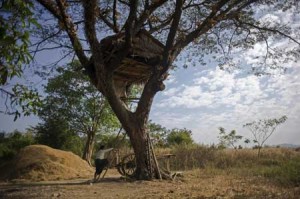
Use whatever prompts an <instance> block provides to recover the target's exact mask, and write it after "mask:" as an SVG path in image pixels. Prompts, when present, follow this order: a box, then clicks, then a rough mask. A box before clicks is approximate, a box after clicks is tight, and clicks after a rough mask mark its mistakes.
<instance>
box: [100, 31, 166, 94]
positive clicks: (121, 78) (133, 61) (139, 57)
mask: <svg viewBox="0 0 300 199" xmlns="http://www.w3.org/2000/svg"><path fill="white" fill-rule="evenodd" d="M124 42H125V35H124V34H117V35H113V36H109V37H106V38H104V39H103V40H102V41H101V46H102V52H103V54H104V57H105V62H108V61H109V60H110V59H111V58H115V57H116V56H117V55H116V54H117V52H118V51H119V50H121V47H122V44H124ZM163 48H164V45H163V44H162V43H160V42H159V41H158V40H157V39H155V38H154V37H153V36H152V35H150V34H149V33H148V32H147V31H145V30H142V31H140V32H139V33H138V34H137V35H136V37H134V38H133V50H132V52H131V53H130V54H129V55H128V56H127V57H126V58H125V59H124V60H123V62H122V63H121V66H120V67H119V68H118V69H117V70H116V71H115V72H114V77H113V78H114V82H115V87H116V90H117V93H118V95H119V96H120V97H126V87H128V86H130V85H132V84H141V83H145V82H146V81H147V80H148V79H149V77H150V75H151V74H152V71H153V70H154V66H155V65H156V64H157V63H159V61H160V60H161V56H162V53H163Z"/></svg>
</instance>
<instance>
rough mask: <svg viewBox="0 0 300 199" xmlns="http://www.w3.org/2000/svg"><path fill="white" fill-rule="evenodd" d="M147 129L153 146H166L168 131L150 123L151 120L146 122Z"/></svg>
mask: <svg viewBox="0 0 300 199" xmlns="http://www.w3.org/2000/svg"><path fill="white" fill-rule="evenodd" d="M148 129H149V133H150V136H151V138H152V142H153V144H154V145H156V146H158V147H164V146H166V145H167V136H168V133H170V130H168V129H167V128H166V127H163V126H161V125H160V124H156V123H154V122H152V121H151V120H150V121H149V122H148Z"/></svg>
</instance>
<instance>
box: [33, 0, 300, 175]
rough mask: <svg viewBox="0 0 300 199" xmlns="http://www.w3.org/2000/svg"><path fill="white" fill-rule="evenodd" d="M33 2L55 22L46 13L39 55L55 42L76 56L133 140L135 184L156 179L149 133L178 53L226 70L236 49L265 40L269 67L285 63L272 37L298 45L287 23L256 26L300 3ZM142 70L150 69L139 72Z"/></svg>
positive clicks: (211, 0)
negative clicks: (133, 95)
mask: <svg viewBox="0 0 300 199" xmlns="http://www.w3.org/2000/svg"><path fill="white" fill-rule="evenodd" d="M36 2H38V4H37V5H36V9H38V8H41V10H42V11H43V12H44V11H45V10H47V11H48V13H50V14H51V17H52V18H53V21H51V22H49V18H50V16H49V14H48V13H46V14H45V16H46V18H47V20H48V21H47V22H46V23H43V24H44V29H45V30H47V31H44V32H46V33H47V34H45V35H44V36H43V38H42V39H41V42H38V43H37V50H38V48H39V47H40V46H41V43H43V42H44V41H46V40H47V41H52V42H53V43H52V46H51V47H49V48H52V49H56V48H65V49H67V50H69V52H75V54H76V56H77V58H78V59H79V61H80V63H81V64H82V66H83V67H84V68H85V69H86V71H87V74H88V76H89V78H90V80H91V82H92V83H93V84H94V86H95V87H96V88H97V89H98V90H99V91H101V93H102V94H103V95H104V96H105V97H106V98H107V100H108V102H109V104H110V105H111V107H112V109H113V111H114V112H115V114H116V116H117V117H118V119H119V121H120V122H121V124H122V126H123V128H124V129H125V130H126V133H127V134H128V136H129V138H130V141H131V144H132V146H133V149H134V152H135V154H136V163H137V170H136V178H138V179H145V178H151V177H152V176H151V175H150V174H151V173H152V172H151V170H152V168H150V167H149V164H148V163H149V162H150V161H149V158H150V157H149V156H148V155H147V153H146V151H147V148H148V146H147V143H148V142H147V140H148V136H147V132H146V128H145V127H146V124H147V120H148V116H149V112H150V108H151V105H152V102H153V98H154V96H155V94H156V93H157V92H159V91H162V90H164V88H165V85H164V83H163V82H164V80H165V79H166V78H167V76H168V71H169V70H171V69H172V68H173V66H172V65H173V62H174V61H175V60H176V59H177V58H179V55H180V54H181V55H183V56H184V55H188V53H181V52H183V50H184V49H188V48H193V49H197V51H195V52H196V54H194V55H193V56H194V57H195V55H196V57H197V59H199V60H200V61H204V60H203V57H205V55H216V54H219V55H220V56H221V55H222V57H221V58H219V59H218V60H217V61H219V62H220V63H221V64H225V63H226V62H227V61H229V62H230V57H228V55H229V54H230V52H232V51H231V49H232V48H236V49H243V48H249V47H251V46H253V45H254V44H255V43H257V42H263V41H264V42H265V43H266V46H267V48H268V50H267V51H266V56H265V57H264V58H265V59H264V60H263V61H264V64H269V63H272V64H273V63H274V62H273V61H274V58H280V57H278V54H276V50H278V49H276V48H271V47H270V45H269V40H268V37H272V36H274V38H276V39H277V40H279V38H280V37H286V38H288V39H290V40H291V41H294V42H295V43H297V44H299V42H298V41H297V40H296V39H295V38H293V37H292V36H291V35H292V34H291V33H292V32H291V30H290V29H289V27H287V25H283V24H278V23H277V22H276V21H274V22H272V23H264V22H259V19H260V18H261V17H262V16H264V14H266V13H269V12H272V11H274V12H275V11H280V12H296V11H297V5H296V4H297V3H298V1H292V0H277V1H274V0H209V1H208V0H169V1H168V0H140V1H138V0H103V1H97V0H81V1H80V0H78V1H77V0H76V1H71V0H36ZM39 13H42V12H39ZM40 19H42V17H40ZM50 26H51V28H49V27H50ZM108 35H111V36H110V37H108ZM63 38H68V39H69V42H66V40H65V39H63ZM49 48H48V49H49ZM293 54H294V55H295V54H297V51H294V52H293ZM270 60H271V61H272V62H270ZM145 65H147V66H150V67H149V68H147V69H145V70H144V69H143V70H140V69H141V66H145ZM128 68H129V70H128ZM257 68H258V67H256V68H254V69H257ZM139 70H140V71H139ZM262 72H264V71H260V70H258V71H255V73H257V74H260V73H262ZM138 77H140V79H138ZM138 80H140V81H138ZM134 83H143V84H144V88H143V92H142V94H141V96H140V98H139V100H138V104H137V107H136V109H134V110H133V111H132V110H130V109H129V108H128V106H127V103H126V101H125V99H126V91H128V90H129V89H130V86H131V84H134Z"/></svg>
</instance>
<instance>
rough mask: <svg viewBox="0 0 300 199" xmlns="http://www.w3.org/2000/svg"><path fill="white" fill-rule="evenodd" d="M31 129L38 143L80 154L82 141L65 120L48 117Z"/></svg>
mask: <svg viewBox="0 0 300 199" xmlns="http://www.w3.org/2000/svg"><path fill="white" fill-rule="evenodd" d="M32 131H33V132H34V134H35V137H36V141H37V143H39V144H44V145H47V146H50V147H52V148H56V149H61V150H66V151H72V152H73V153H75V154H77V155H82V152H83V142H82V140H81V138H80V137H79V136H78V135H77V133H76V132H74V131H72V129H70V128H69V125H68V123H67V121H64V120H61V119H60V118H50V119H48V120H46V121H45V122H44V123H40V124H38V125H37V126H36V127H33V128H32Z"/></svg>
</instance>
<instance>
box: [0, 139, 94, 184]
mask: <svg viewBox="0 0 300 199" xmlns="http://www.w3.org/2000/svg"><path fill="white" fill-rule="evenodd" d="M0 175H1V178H2V179H23V180H29V181H50V180H65V179H72V178H86V177H89V178H90V177H91V176H92V175H93V168H92V167H90V166H89V165H88V163H87V162H86V161H84V160H82V159H81V158H80V157H79V156H77V155H75V154H73V153H72V152H66V151H61V150H57V149H53V148H50V147H48V146H44V145H31V146H27V147H25V148H23V149H22V150H21V151H20V153H19V154H18V155H17V156H16V157H15V159H14V160H12V162H10V163H9V164H8V165H6V167H5V168H3V169H2V172H1V174H0Z"/></svg>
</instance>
